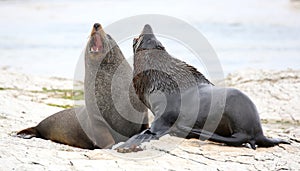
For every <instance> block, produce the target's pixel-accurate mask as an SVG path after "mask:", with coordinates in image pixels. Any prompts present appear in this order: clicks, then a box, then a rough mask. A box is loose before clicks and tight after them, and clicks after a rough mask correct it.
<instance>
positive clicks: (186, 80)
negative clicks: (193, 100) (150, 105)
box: [133, 49, 212, 96]
mask: <svg viewBox="0 0 300 171" xmlns="http://www.w3.org/2000/svg"><path fill="white" fill-rule="evenodd" d="M133 81H134V87H135V89H136V91H137V94H138V95H142V94H143V95H142V96H145V94H151V93H152V92H154V91H162V92H164V93H174V92H179V91H180V90H183V89H187V88H189V87H191V86H195V85H200V84H211V85H212V83H211V82H210V81H208V80H207V79H206V78H205V76H204V75H203V74H202V73H200V72H199V71H197V69H196V68H194V67H192V66H190V65H188V64H186V63H185V62H183V61H181V60H178V59H176V58H173V57H171V56H170V55H169V54H168V53H167V52H166V51H164V50H156V49H152V50H143V51H139V52H137V53H136V54H135V55H134V80H133Z"/></svg>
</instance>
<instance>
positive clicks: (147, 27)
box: [142, 24, 153, 34]
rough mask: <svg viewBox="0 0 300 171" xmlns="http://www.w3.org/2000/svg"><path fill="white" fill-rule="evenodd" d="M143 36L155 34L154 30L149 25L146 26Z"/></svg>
mask: <svg viewBox="0 0 300 171" xmlns="http://www.w3.org/2000/svg"><path fill="white" fill-rule="evenodd" d="M142 34H153V30H152V28H151V26H150V25H149V24H146V25H145V26H144V29H143V32H142Z"/></svg>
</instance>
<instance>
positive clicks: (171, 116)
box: [119, 25, 289, 151]
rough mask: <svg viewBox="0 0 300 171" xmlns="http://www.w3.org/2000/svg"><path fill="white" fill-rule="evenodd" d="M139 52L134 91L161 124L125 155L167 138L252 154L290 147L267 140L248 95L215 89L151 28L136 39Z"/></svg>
mask: <svg viewBox="0 0 300 171" xmlns="http://www.w3.org/2000/svg"><path fill="white" fill-rule="evenodd" d="M133 49H134V80H133V83H134V87H135V90H136V92H137V94H138V96H139V98H140V99H141V100H142V101H143V102H144V104H145V105H146V106H147V107H148V108H149V109H150V110H151V111H152V112H153V114H154V115H155V118H154V121H153V122H152V124H151V128H149V129H148V130H146V131H144V132H142V133H141V134H139V135H135V136H133V137H132V138H130V139H129V140H128V141H127V142H125V143H124V144H123V145H122V146H120V147H119V149H121V151H122V149H124V148H125V149H127V148H129V149H130V147H132V146H134V147H135V146H137V145H139V144H140V143H142V142H145V141H149V140H151V139H158V138H159V137H161V136H163V135H165V134H167V133H170V134H173V135H175V136H179V137H186V138H200V139H209V140H211V141H215V142H220V143H225V144H227V145H229V146H241V145H243V144H247V143H249V144H250V146H251V148H252V149H255V148H256V146H258V147H272V146H275V145H277V144H280V143H285V144H288V143H289V142H288V141H285V140H281V139H271V138H266V137H265V136H264V134H263V130H262V127H261V123H260V118H259V115H258V112H257V110H256V107H255V105H254V104H253V103H252V101H251V100H250V99H249V98H248V97H247V96H246V95H245V94H243V93H242V92H241V91H239V90H237V89H233V88H221V87H216V86H213V85H212V83H210V82H209V81H208V80H207V79H206V78H205V77H204V76H203V75H202V74H201V73H200V72H198V71H197V70H196V69H195V68H194V67H192V66H190V65H188V64H186V63H185V62H183V61H180V60H178V59H175V58H173V57H171V56H170V55H169V54H168V53H167V51H166V50H165V48H164V47H163V45H162V44H161V43H160V42H159V41H158V40H157V39H156V37H155V36H154V34H153V31H152V28H151V27H150V25H145V27H144V29H143V31H142V33H141V35H140V36H139V38H137V39H134V45H133ZM213 98H214V99H213ZM222 99H224V103H222ZM209 117H210V119H209V120H208V118H209Z"/></svg>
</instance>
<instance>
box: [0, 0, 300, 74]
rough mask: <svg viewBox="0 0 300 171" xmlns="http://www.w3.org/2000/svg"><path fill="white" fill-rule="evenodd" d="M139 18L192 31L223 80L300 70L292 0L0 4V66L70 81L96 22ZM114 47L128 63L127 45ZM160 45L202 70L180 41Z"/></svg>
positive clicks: (29, 0)
mask: <svg viewBox="0 0 300 171" xmlns="http://www.w3.org/2000/svg"><path fill="white" fill-rule="evenodd" d="M140 14H162V15H169V16H173V17H176V18H179V19H181V20H184V21H186V22H188V23H189V24H191V25H192V26H193V27H195V28H197V29H198V30H199V31H200V32H201V33H202V34H203V35H204V36H205V37H206V38H207V40H208V41H209V42H210V44H211V45H212V46H213V48H214V49H215V51H216V53H217V55H218V58H219V60H220V62H221V65H222V67H223V71H224V73H225V76H226V75H227V74H228V73H231V72H234V71H238V70H242V69H248V68H262V69H286V68H294V69H299V68H300V2H299V1H295V0H294V1H291V0H243V1H239V0H226V1H217V0H190V1H182V0H181V1H171V0H164V1H158V0H149V1H140V0H128V1H123V0H94V1H93V0H86V1H79V0H72V1H71V0H70V1H68V0H39V1H37V0H36V1H34V0H18V1H14V0H0V68H1V69H7V70H10V71H18V72H23V73H28V74H34V75H43V76H58V77H66V78H73V76H74V72H75V71H74V70H75V67H76V64H77V62H78V59H79V57H80V55H81V53H82V50H83V49H84V46H85V44H86V41H87V39H88V36H89V33H90V31H91V27H92V25H93V24H94V23H95V22H99V23H101V24H102V25H103V26H104V28H105V26H107V25H109V24H111V23H114V22H116V21H118V20H120V19H122V18H125V17H130V16H135V15H140ZM146 23H147V22H146V21H145V24H146ZM142 27H143V26H141V29H142ZM120 29H122V28H120ZM154 31H155V28H154ZM137 34H138V33H137ZM112 37H113V35H112ZM118 43H119V45H120V47H121V49H122V51H123V53H124V55H125V56H126V57H127V58H130V57H132V55H133V54H132V40H131V39H130V40H126V41H123V42H118ZM162 43H163V44H164V45H165V47H166V48H167V50H168V52H169V53H171V54H172V55H173V56H175V57H177V56H182V57H184V58H181V59H186V61H187V62H188V63H191V64H192V65H194V66H195V67H197V68H198V69H199V70H202V69H203V66H202V65H201V63H197V62H196V63H194V62H192V61H193V59H191V58H192V57H190V58H189V56H192V55H190V54H189V52H188V51H186V50H185V49H184V48H181V47H180V46H178V42H174V41H171V40H166V39H163V40H162ZM181 49H182V50H181Z"/></svg>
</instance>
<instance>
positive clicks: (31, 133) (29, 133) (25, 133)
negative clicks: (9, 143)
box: [17, 127, 40, 139]
mask: <svg viewBox="0 0 300 171" xmlns="http://www.w3.org/2000/svg"><path fill="white" fill-rule="evenodd" d="M17 137H20V138H24V139H30V138H32V137H37V138H39V137H40V134H39V132H38V131H37V130H36V127H30V128H27V129H23V130H22V131H19V132H18V133H17Z"/></svg>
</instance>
